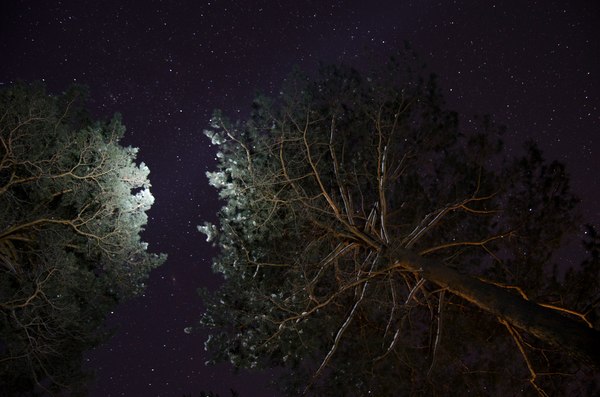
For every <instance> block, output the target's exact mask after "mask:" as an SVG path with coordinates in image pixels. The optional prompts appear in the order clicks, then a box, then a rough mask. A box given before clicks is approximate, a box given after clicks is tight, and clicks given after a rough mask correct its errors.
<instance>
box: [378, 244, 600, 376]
mask: <svg viewBox="0 0 600 397" xmlns="http://www.w3.org/2000/svg"><path fill="white" fill-rule="evenodd" d="M385 256H386V257H387V258H388V259H389V260H390V261H393V262H395V263H397V264H398V265H399V266H400V267H402V268H404V269H407V270H410V271H414V272H418V273H419V274H421V276H422V277H423V278H424V279H426V280H428V281H430V282H432V283H434V284H437V285H439V286H440V287H444V288H447V289H448V290H449V291H450V292H452V293H453V294H454V295H457V296H459V297H461V298H463V299H465V300H467V301H469V302H471V303H473V304H475V305H476V306H478V307H479V308H481V309H483V310H485V311H487V312H489V313H491V314H493V315H494V316H497V317H498V318H500V319H502V320H505V321H507V322H508V323H510V324H511V325H513V326H515V327H517V328H519V329H521V330H523V331H526V332H528V333H529V334H531V335H533V336H535V337H537V338H539V339H540V340H542V341H544V342H547V343H549V344H551V345H554V346H556V347H558V348H560V349H562V350H564V351H566V352H567V353H569V354H570V355H572V356H574V357H575V358H577V359H578V360H580V361H582V362H584V363H586V364H588V365H591V366H593V367H595V368H597V369H600V331H598V330H595V329H593V328H590V327H587V326H585V325H584V324H582V323H580V322H577V321H574V320H572V319H570V318H568V317H566V316H564V315H562V314H560V313H559V312H558V311H556V310H551V309H548V308H545V307H543V306H540V305H538V304H537V303H535V302H532V301H528V300H526V299H523V298H522V297H520V296H518V295H515V294H513V293H510V292H508V291H507V290H506V289H504V288H502V287H499V286H496V285H493V284H489V283H485V282H483V281H481V280H479V279H477V278H474V277H472V276H469V275H466V274H461V273H460V272H458V271H456V270H454V269H452V268H450V267H448V266H445V265H444V264H442V263H440V262H437V261H433V260H431V259H427V258H424V257H422V256H419V255H416V254H414V253H413V252H411V251H408V250H406V249H403V248H395V249H392V248H390V249H389V250H388V252H387V254H386V255H385Z"/></svg>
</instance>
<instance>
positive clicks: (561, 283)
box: [199, 58, 598, 396]
mask: <svg viewBox="0 0 600 397" xmlns="http://www.w3.org/2000/svg"><path fill="white" fill-rule="evenodd" d="M412 64H414V63H413V61H412V60H410V59H408V58H400V60H392V61H391V62H390V63H389V64H388V65H387V66H386V68H384V69H382V70H378V71H374V72H372V73H369V74H368V75H367V76H366V77H365V76H363V75H361V74H360V73H359V72H357V71H356V70H353V69H350V68H345V67H325V68H323V69H322V70H321V72H320V74H319V76H317V77H315V78H313V79H311V78H308V77H306V76H304V75H302V74H300V73H295V74H294V75H292V76H291V77H290V78H289V79H288V80H287V84H286V86H285V87H284V88H283V89H282V92H281V94H280V95H279V96H278V97H276V98H265V97H259V98H258V99H257V100H256V101H255V102H254V104H253V113H252V115H251V117H250V118H249V119H248V120H247V121H246V122H244V123H240V122H238V123H231V122H229V121H228V120H227V119H226V118H225V117H223V116H222V115H221V114H220V113H219V112H216V113H215V116H214V117H213V119H212V121H211V129H210V130H209V131H207V132H206V134H207V136H208V137H209V138H210V139H211V140H212V143H213V144H214V145H217V147H218V150H219V152H218V153H217V157H218V158H219V165H218V169H217V170H216V171H215V172H209V173H208V174H207V175H208V178H209V181H210V184H211V185H212V186H214V187H215V188H216V189H217V190H218V191H219V195H220V197H221V199H222V200H223V201H224V206H223V208H222V210H221V211H220V213H219V221H220V223H219V225H212V224H209V223H206V224H204V225H203V226H200V227H199V230H200V231H202V232H204V233H205V234H206V235H207V237H208V241H214V243H215V244H216V245H218V247H219V248H220V254H219V256H218V257H216V258H215V260H214V265H213V267H214V269H215V271H217V272H219V273H221V274H222V275H223V276H224V278H225V283H224V285H223V286H222V287H221V288H220V289H219V290H218V291H216V292H214V293H210V292H206V291H205V292H204V293H203V295H204V299H205V302H206V306H207V309H206V312H205V314H204V315H203V317H202V320H201V324H202V325H203V326H206V327H209V328H211V329H212V332H211V335H210V337H209V339H208V340H207V342H206V346H207V349H208V350H209V351H210V352H212V353H213V358H214V360H215V361H220V360H227V361H230V362H232V363H233V364H234V365H235V366H238V367H248V368H272V367H285V368H286V369H287V373H288V378H287V383H286V387H287V391H288V392H289V393H290V394H292V395H297V394H299V393H302V392H304V393H314V394H317V395H378V396H388V395H463V394H467V393H475V394H481V393H483V394H486V395H502V396H503V395H521V394H531V393H538V394H540V395H544V393H546V392H552V393H556V395H562V394H564V393H565V392H566V391H568V392H569V393H567V394H573V393H574V394H585V392H586V391H585V388H586V387H589V390H588V392H589V391H591V390H597V388H598V385H597V384H594V383H590V381H589V379H590V378H589V377H590V374H591V373H593V370H592V369H590V368H591V367H588V366H586V365H582V364H581V363H580V362H579V361H578V360H576V359H573V357H571V355H570V354H569V353H572V352H567V353H565V352H564V351H563V350H561V349H560V348H557V346H555V345H553V344H552V343H553V342H555V341H556V340H555V339H552V338H553V336H552V337H547V335H550V334H553V333H554V332H562V331H561V330H558V329H553V328H562V327H550V330H548V327H546V328H545V329H544V330H543V331H539V330H538V328H537V324H536V322H537V321H538V319H539V318H545V317H546V316H549V317H552V318H553V319H554V320H556V321H557V323H554V324H563V322H564V323H565V324H570V325H569V327H571V325H572V327H573V328H569V327H567V328H569V329H576V330H577V331H576V332H580V331H581V332H582V333H583V334H585V335H587V336H588V337H589V338H590V340H594V337H596V336H597V333H595V332H596V331H593V330H591V329H590V328H589V327H588V325H586V324H585V323H584V322H587V324H590V326H591V323H590V322H589V321H590V319H591V318H592V317H594V316H596V318H597V315H598V301H597V298H598V288H597V285H598V284H597V280H598V264H597V262H598V261H597V258H596V260H595V262H594V263H595V264H594V265H593V266H587V267H584V268H583V272H581V271H580V270H581V269H573V270H572V271H571V272H569V274H568V276H567V278H566V281H565V280H563V279H561V278H560V277H559V276H558V273H557V272H553V270H554V268H553V265H552V254H553V252H555V251H556V249H557V248H559V247H560V246H561V243H562V242H563V241H564V238H563V237H564V236H565V235H566V234H568V233H569V232H572V231H574V230H576V228H577V222H578V217H577V213H576V211H575V207H576V203H577V200H576V198H575V197H574V196H573V195H572V194H571V193H570V191H569V186H568V182H569V178H568V176H567V174H566V171H565V169H564V167H563V166H562V165H561V164H559V163H557V162H553V163H548V162H546V161H545V160H544V159H543V158H542V155H541V153H540V151H539V150H538V149H537V148H536V147H535V145H533V144H530V145H529V146H528V147H527V149H526V151H525V154H524V155H523V156H522V157H519V158H516V157H513V158H509V157H507V156H506V155H505V154H504V152H503V150H502V149H503V145H502V142H501V140H500V135H501V132H502V128H499V127H497V126H496V125H494V123H493V122H491V120H490V118H489V117H484V118H479V119H478V121H477V122H476V123H471V124H468V123H467V124H465V125H463V126H461V125H460V124H459V118H458V115H457V114H456V113H453V112H450V111H447V110H445V109H444V103H443V100H442V97H441V95H440V92H439V90H438V88H437V84H436V79H435V76H432V77H431V78H428V79H423V78H420V77H419V73H416V72H414V70H416V69H415V68H411V67H410V66H411V65H412ZM406 65H408V66H409V67H406ZM596 248H597V247H596ZM596 252H597V251H596ZM592 280H595V281H592ZM594 283H595V284H594ZM586 286H587V287H586ZM520 296H523V297H524V298H525V299H522V298H521V297H520ZM482 297H483V298H482ZM575 298H576V299H575ZM594 299H595V300H594ZM527 300H528V301H527ZM532 302H535V303H532ZM566 307H570V308H572V309H579V310H580V311H581V312H582V313H579V312H575V311H570V312H569V313H567V311H566V310H565V308H566ZM506 308H509V309H510V310H507V311H506V313H505V309H506ZM582 309H583V310H582ZM509 312H510V313H509ZM528 313H533V314H534V315H533V316H529V315H528ZM513 314H516V315H515V316H513ZM567 316H572V318H567ZM517 317H519V318H525V320H524V321H521V320H517ZM529 317H532V319H530V320H529V319H528V318H529ZM528 321H529V322H528ZM540 322H543V321H540ZM526 323H527V324H526ZM579 323H581V324H582V325H580V324H579ZM595 326H596V328H598V324H597V323H596V324H595ZM586 327H587V328H586ZM582 329H583V331H582ZM568 339H569V337H567V339H566V340H568ZM595 340H597V338H596V339H595ZM548 342H551V343H548ZM555 344H556V343H555ZM597 348H598V347H597V343H596V349H597ZM565 349H567V350H568V348H565ZM579 349H580V350H584V349H581V346H580V347H579ZM596 351H597V350H596ZM583 355H584V356H585V353H583ZM588 358H589V357H588ZM542 373H546V374H545V375H543V374H542ZM564 395H566V394H564Z"/></svg>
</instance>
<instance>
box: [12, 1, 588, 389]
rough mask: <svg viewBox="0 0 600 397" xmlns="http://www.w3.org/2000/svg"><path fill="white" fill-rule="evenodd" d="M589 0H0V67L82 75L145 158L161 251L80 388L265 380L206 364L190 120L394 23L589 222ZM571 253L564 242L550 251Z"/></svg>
mask: <svg viewBox="0 0 600 397" xmlns="http://www.w3.org/2000/svg"><path fill="white" fill-rule="evenodd" d="M599 20H600V2H598V1H597V0H589V1H583V0H581V1H565V0H563V1H553V0H543V1H522V0H499V1H496V2H494V1H481V0H458V1H449V0H438V1H428V0H414V1H403V0H381V1H365V0H347V1H342V0H339V1H327V0H308V1H306V0H305V1H301V0H286V1H277V0H254V1H251V0H237V1H236V0H212V1H192V0H189V1H183V0H172V1H167V0H165V1H158V0H143V1H142V0H139V1H114V0H107V1H87V0H64V1H45V0H40V1H19V0H8V1H2V2H1V3H0V84H3V85H6V84H10V83H11V82H14V81H16V80H18V79H21V80H25V81H33V80H43V81H45V82H46V84H47V86H48V88H49V90H50V91H54V92H58V91H61V90H63V89H65V88H66V87H67V86H68V85H69V84H71V83H73V82H77V83H84V84H87V85H89V87H90V89H91V92H92V97H93V102H92V104H91V106H92V107H93V108H92V110H93V112H94V114H95V115H97V117H109V116H111V115H112V113H113V112H115V111H118V112H121V113H122V114H123V119H124V122H125V124H126V125H127V127H128V135H127V137H126V142H125V143H126V144H131V145H133V146H137V147H139V148H140V153H139V159H140V160H142V161H144V162H145V163H146V164H148V166H149V167H150V169H151V171H152V172H151V175H150V177H151V180H152V184H153V190H152V191H153V194H154V196H155V198H156V203H155V205H154V207H153V208H152V210H151V211H150V222H149V224H148V227H147V231H146V233H145V235H144V237H145V239H146V240H147V241H149V242H150V248H151V250H153V251H155V252H158V251H162V252H166V253H168V254H169V260H168V261H167V263H166V264H165V265H164V266H162V267H161V268H159V269H157V270H156V271H154V272H153V273H152V275H151V277H150V280H149V282H148V284H149V287H148V290H147V292H146V293H145V295H144V296H143V297H140V298H138V299H136V300H133V301H130V302H128V303H125V304H123V305H122V306H121V307H119V308H118V310H116V311H115V312H114V314H112V315H111V316H110V319H109V324H110V325H118V326H119V332H118V333H117V334H116V336H115V337H114V338H113V339H112V340H111V341H110V342H109V343H108V344H106V345H104V346H102V347H100V348H98V349H96V350H95V351H93V352H92V353H91V354H90V355H89V356H88V357H87V364H88V365H89V367H90V368H93V369H95V370H96V371H97V382H96V383H95V384H94V385H93V388H92V393H91V395H92V396H98V397H100V396H102V397H108V396H181V395H182V394H183V393H193V394H195V395H197V394H198V393H199V391H200V390H213V391H215V392H219V393H222V396H226V395H228V393H227V390H228V389H229V388H230V387H233V388H235V389H237V390H238V391H239V392H240V393H241V396H242V397H246V396H269V395H273V393H272V392H267V391H266V390H267V389H266V384H267V382H268V380H269V378H270V377H269V376H253V375H247V374H242V375H241V376H234V375H233V374H232V373H231V369H230V368H229V367H227V366H225V365H223V366H219V367H206V366H204V362H205V361H206V359H207V358H206V356H205V352H204V350H203V342H204V337H205V336H204V335H203V334H202V333H195V334H186V333H184V331H183V330H184V328H185V327H187V326H190V325H194V324H195V323H196V321H197V319H198V318H199V315H200V313H201V311H202V306H201V302H200V301H199V299H198V296H197V294H196V288H198V287H201V286H205V287H214V286H216V285H217V284H218V282H219V279H218V278H217V277H216V276H214V275H213V274H212V273H211V270H210V262H211V255H212V254H214V250H213V249H212V248H211V247H209V246H208V245H207V244H206V243H205V242H204V238H203V236H202V235H200V234H199V233H198V232H197V231H196V225H198V224H201V223H202V222H203V221H204V220H214V217H215V215H214V214H215V212H216V209H217V208H218V203H217V200H216V194H215V192H214V191H213V190H212V189H211V188H210V187H209V186H208V184H207V181H206V178H205V176H204V172H205V171H206V170H208V169H211V167H212V166H213V159H214V155H215V154H214V151H213V148H211V147H210V145H209V142H208V140H207V139H206V138H205V137H204V136H203V134H202V130H203V129H204V128H205V127H206V126H207V123H208V118H209V117H210V114H211V113H212V110H213V109H215V108H221V109H223V110H224V111H225V113H226V114H228V115H230V116H231V118H234V119H235V118H236V116H238V115H239V116H240V117H243V116H244V115H246V114H247V112H248V109H249V105H250V101H251V99H252V97H253V96H254V94H255V93H256V92H257V91H258V90H260V91H263V92H266V93H269V92H277V91H278V88H279V86H280V83H281V81H282V79H283V78H284V77H285V76H286V75H287V74H288V73H289V72H290V70H291V68H292V67H293V66H294V65H299V66H300V67H302V68H303V69H307V70H314V69H315V68H316V67H317V65H318V62H319V61H323V62H325V63H331V62H340V61H343V62H345V63H349V64H353V63H357V64H361V63H363V62H365V58H366V57H365V54H366V52H367V51H374V52H375V54H378V56H381V57H382V58H383V57H384V56H385V55H387V54H391V53H392V52H394V51H395V50H396V49H398V48H401V47H402V45H403V42H404V41H405V40H408V41H410V42H411V43H412V46H413V47H414V49H415V50H416V51H417V52H418V53H419V54H420V55H421V57H422V58H423V60H424V61H425V62H426V63H427V64H428V65H429V69H430V70H432V71H435V72H436V73H437V74H439V75H440V80H441V84H442V88H443V90H444V92H445V93H446V98H447V101H448V104H449V107H451V108H453V109H455V110H458V111H459V112H460V113H462V114H463V115H464V116H465V119H468V118H469V117H470V116H472V115H473V114H482V113H490V114H492V115H494V118H495V120H496V121H498V122H499V123H503V124H506V125H507V126H508V133H507V135H506V139H507V143H508V148H509V150H519V147H520V144H521V143H522V142H523V141H524V140H526V139H527V138H533V139H534V140H535V141H537V142H538V143H539V145H540V146H541V147H542V149H543V150H544V151H545V153H546V155H547V157H548V158H557V159H559V160H562V161H564V162H565V163H566V164H567V166H568V169H569V170H570V172H571V175H572V179H573V181H572V185H573V187H574V189H575V191H576V192H577V193H578V194H579V195H580V196H581V197H582V199H583V211H584V215H585V219H586V221H587V222H590V223H593V224H595V225H596V227H600V206H598V204H597V202H598V197H599V196H600V178H599V177H598V174H599V166H600V160H599V157H600V109H599V107H600V98H599V93H600V43H599V38H600V28H599V26H600V24H599V23H598V21H599ZM564 259H565V260H566V261H569V258H564Z"/></svg>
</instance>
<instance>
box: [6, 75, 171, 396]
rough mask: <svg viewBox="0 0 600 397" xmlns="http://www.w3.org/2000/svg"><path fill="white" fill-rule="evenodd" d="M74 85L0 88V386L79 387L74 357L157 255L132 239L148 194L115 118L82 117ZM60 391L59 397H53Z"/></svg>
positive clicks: (98, 336) (31, 390) (140, 284)
mask: <svg viewBox="0 0 600 397" xmlns="http://www.w3.org/2000/svg"><path fill="white" fill-rule="evenodd" d="M83 94H84V92H83V91H82V89H81V88H77V87H74V88H72V89H70V90H69V91H68V92H67V93H64V94H62V95H58V96H52V95H48V94H46V92H45V89H44V87H43V86H41V85H25V84H22V83H21V84H16V85H13V86H10V87H7V88H4V89H2V91H0V272H1V274H0V389H1V390H2V391H3V393H5V394H4V395H37V394H38V393H39V394H47V393H50V394H54V393H57V394H59V393H63V394H72V395H79V394H81V393H83V392H84V390H85V380H86V379H87V375H86V374H85V373H84V372H83V370H82V369H81V363H82V354H83V352H84V351H85V350H87V349H89V348H91V347H93V346H96V345H97V344H98V343H99V342H100V341H101V340H103V339H104V337H105V336H106V335H105V332H102V331H101V330H100V326H101V323H102V321H103V320H104V318H105V317H106V315H107V314H108V313H109V312H110V310H112V309H113V308H114V307H115V306H116V304H117V303H118V302H119V301H121V300H122V299H124V298H127V297H131V296H134V295H136V294H138V293H139V292H141V291H142V290H143V289H144V280H145V278H146V277H147V275H148V273H149V271H150V270H151V269H152V268H154V267H156V266H158V265H160V264H161V263H162V262H163V261H164V259H165V258H164V257H163V256H159V255H155V254H151V253H149V252H147V244H146V243H145V242H143V241H141V239H140V232H141V231H142V230H143V226H144V225H145V224H146V221H147V217H146V214H145V212H146V211H147V210H148V209H149V208H150V206H151V205H152V203H153V201H154V198H153V197H152V194H151V193H150V182H149V181H148V173H149V170H148V167H146V166H145V165H144V164H143V163H141V164H139V165H138V164H136V163H135V157H136V153H137V149H135V148H131V147H123V146H121V145H120V144H119V140H120V139H121V138H122V137H123V134H124V132H125V128H124V126H123V125H122V124H121V121H120V119H119V117H115V118H113V119H112V120H111V121H109V122H91V121H90V119H89V117H88V116H87V115H86V112H85V109H84V105H85V103H84V97H85V96H84V95H83ZM63 394H61V395H63Z"/></svg>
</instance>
